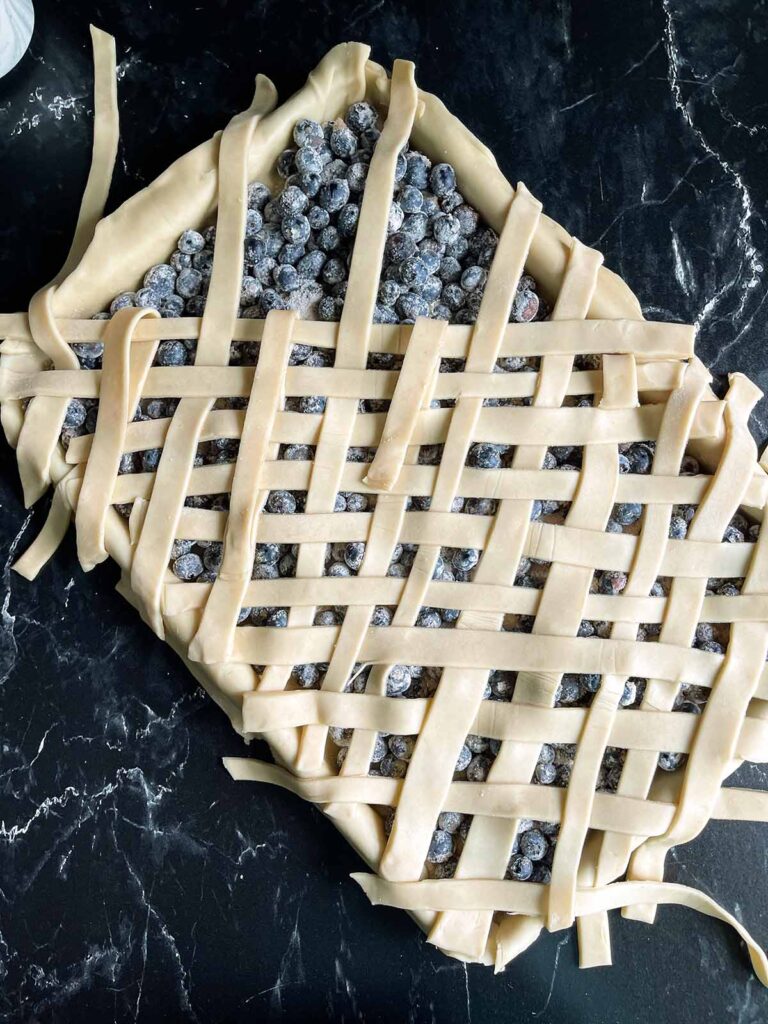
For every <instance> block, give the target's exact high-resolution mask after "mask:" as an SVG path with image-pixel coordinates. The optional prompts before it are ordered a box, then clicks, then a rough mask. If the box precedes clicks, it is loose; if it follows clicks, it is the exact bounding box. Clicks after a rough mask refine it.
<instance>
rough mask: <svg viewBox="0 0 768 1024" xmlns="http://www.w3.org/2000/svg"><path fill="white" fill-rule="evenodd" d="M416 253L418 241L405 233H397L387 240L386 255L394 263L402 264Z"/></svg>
mask: <svg viewBox="0 0 768 1024" xmlns="http://www.w3.org/2000/svg"><path fill="white" fill-rule="evenodd" d="M415 252H416V241H415V239H414V238H412V237H411V236H410V235H407V234H406V233H405V232H403V231H395V232H394V234H391V235H390V236H389V238H388V239H387V243H386V246H385V255H386V257H387V259H389V260H391V261H392V262H393V263H402V262H403V260H406V259H408V257H409V256H413V254H414V253H415Z"/></svg>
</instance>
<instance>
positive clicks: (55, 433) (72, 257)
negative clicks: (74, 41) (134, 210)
mask: <svg viewBox="0 0 768 1024" xmlns="http://www.w3.org/2000/svg"><path fill="white" fill-rule="evenodd" d="M90 31H91V43H92V47H93V72H94V75H93V148H92V152H91V165H90V169H89V171H88V180H87V181H86V184H85V189H84V191H83V198H82V200H81V203H80V210H79V212H78V215H77V223H76V225H75V232H74V235H73V238H72V244H71V246H70V249H69V253H68V254H67V258H66V260H65V261H64V265H63V266H62V268H61V270H60V271H59V272H58V274H57V275H56V276H55V277H54V279H53V280H52V281H51V282H50V284H47V285H45V286H44V287H43V288H41V289H40V290H39V291H38V292H36V293H35V295H34V296H33V297H32V300H31V302H30V304H29V330H30V334H31V336H32V340H33V342H34V344H35V345H36V346H37V348H38V349H39V350H40V351H41V352H43V353H45V355H46V356H47V357H48V359H50V360H52V361H53V364H54V366H55V367H56V369H57V370H76V369H77V368H78V366H79V363H78V359H77V356H76V355H75V353H74V352H73V351H72V350H71V349H70V347H69V345H68V344H67V343H66V341H65V340H64V338H63V337H62V336H61V333H60V331H59V326H58V323H57V322H56V320H55V319H54V313H53V296H54V293H55V292H56V289H57V287H58V286H59V285H60V284H61V283H62V282H63V281H64V280H65V279H66V278H67V277H68V276H69V275H70V274H71V273H72V271H73V270H74V268H75V267H76V266H77V265H78V263H79V262H80V260H81V259H82V257H83V254H84V253H85V250H86V249H87V248H88V245H89V244H90V242H91V239H92V238H93V234H94V231H95V230H96V225H97V224H98V223H99V221H100V220H101V218H102V216H103V213H104V206H105V205H106V202H107V196H108V195H109V186H110V183H111V181H112V171H113V168H114V165H115V157H116V155H117V143H118V138H119V133H120V129H119V119H118V111H117V75H116V62H115V40H114V39H113V38H112V36H110V35H107V33H105V32H102V31H101V30H100V29H97V28H96V27H95V26H93V25H91V27H90ZM70 397H71V396H70V395H67V396H66V397H64V396H62V397H59V398H55V399H47V398H43V399H40V398H33V400H32V401H31V402H30V403H29V406H28V407H27V409H26V412H25V413H24V421H23V424H22V427H21V432H20V434H19V438H18V446H17V449H16V458H17V461H18V464H19V475H20V476H21V482H22V487H23V489H24V504H25V505H26V506H27V507H29V506H30V505H32V504H34V502H35V501H37V499H38V498H39V497H40V496H41V495H42V494H43V492H44V491H45V490H46V489H47V488H48V486H49V485H50V483H51V461H52V459H53V454H54V452H55V450H56V448H57V445H58V442H59V434H60V433H61V427H62V424H63V422H64V417H65V415H66V412H67V407H68V405H69V398H70Z"/></svg>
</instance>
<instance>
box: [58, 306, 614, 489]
mask: <svg viewBox="0 0 768 1024" xmlns="http://www.w3.org/2000/svg"><path fill="white" fill-rule="evenodd" d="M430 322H433V321H430ZM295 340H296V339H295V335H294V341H295ZM526 376H527V375H526ZM508 411H509V412H512V411H514V412H515V413H518V412H524V411H527V410H525V409H515V410H511V409H510V410H506V409H504V408H503V407H499V406H489V407H486V408H484V409H483V410H482V412H481V413H480V416H479V417H478V426H477V432H478V439H479V440H481V441H483V440H486V441H488V440H490V439H491V438H495V437H496V436H497V434H496V431H497V428H499V427H501V429H505V425H504V424H503V422H502V421H503V418H504V417H503V415H500V414H505V413H506V412H508ZM591 412H592V410H589V409H580V410H579V421H578V422H576V423H575V424H574V425H573V426H574V428H575V433H574V434H573V435H571V434H570V433H569V434H568V439H569V441H571V440H573V437H575V436H580V437H581V438H582V439H586V440H589V438H590V437H592V436H594V435H595V434H598V433H599V429H597V428H596V427H594V426H592V425H590V423H589V419H588V418H587V416H586V414H588V413H591ZM386 417H387V413H377V412H371V413H366V414H365V415H364V416H360V417H358V419H357V420H356V421H355V426H354V428H353V430H352V443H353V444H354V445H357V446H360V447H364V448H374V447H376V446H377V445H378V444H379V443H380V441H381V437H382V433H383V431H384V424H385V421H386ZM450 419H451V410H450V409H424V410H422V411H421V412H418V413H417V415H416V420H415V424H414V429H413V433H412V434H411V436H410V438H409V444H411V445H416V446H418V445H423V444H442V443H443V442H444V441H445V439H446V437H447V435H448V425H449V423H450ZM244 421H245V413H244V412H243V410H241V409H215V410H213V411H212V412H210V413H209V414H208V417H207V419H206V421H205V425H204V427H203V430H202V431H201V434H200V440H201V441H211V440H213V439H215V438H220V437H225V438H229V439H232V440H239V439H240V437H241V435H242V430H243V423H244ZM170 423H171V418H170V417H165V418H162V419H156V420H149V419H147V420H138V421H137V422H135V423H129V424H128V429H127V432H126V436H125V445H126V447H125V451H134V452H137V451H145V450H146V449H147V448H160V447H162V445H163V443H164V441H165V437H166V434H167V433H168V427H169V426H170ZM510 424H511V420H510ZM321 425H322V415H313V414H312V413H300V412H285V411H283V410H279V411H278V412H277V414H276V416H275V426H274V430H273V432H272V440H273V441H277V442H279V443H282V444H308V445H315V444H317V442H318V439H319V437H320V428H321ZM550 425H551V424H550ZM598 426H599V427H602V426H603V424H600V425H598ZM611 426H613V425H611ZM585 428H586V430H585ZM528 429H530V428H529V427H528V425H526V430H528ZM556 429H557V430H558V431H562V426H559V427H557V428H556ZM614 429H615V428H614ZM513 430H515V431H517V430H519V427H517V426H513ZM515 436H517V435H515ZM92 442H93V435H92V434H83V435H81V436H80V437H73V438H72V439H71V441H70V443H69V447H68V448H67V451H66V461H67V462H68V463H70V464H77V463H81V462H85V461H86V460H87V458H88V453H89V452H90V449H91V444H92ZM579 443H582V440H580V441H579ZM548 472H554V471H553V470H548Z"/></svg>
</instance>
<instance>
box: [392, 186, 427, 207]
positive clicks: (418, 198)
mask: <svg viewBox="0 0 768 1024" xmlns="http://www.w3.org/2000/svg"><path fill="white" fill-rule="evenodd" d="M398 202H399V203H400V206H401V207H402V210H403V213H418V212H419V211H420V210H421V207H422V205H423V202H424V200H423V199H422V195H421V190H420V189H418V188H415V187H414V186H413V185H403V187H402V188H401V189H400V197H399V199H398Z"/></svg>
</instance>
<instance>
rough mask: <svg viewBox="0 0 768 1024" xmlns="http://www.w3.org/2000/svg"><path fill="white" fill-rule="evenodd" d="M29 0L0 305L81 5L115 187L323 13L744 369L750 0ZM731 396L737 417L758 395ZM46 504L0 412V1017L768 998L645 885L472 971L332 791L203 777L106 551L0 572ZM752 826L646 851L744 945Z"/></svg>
mask: <svg viewBox="0 0 768 1024" xmlns="http://www.w3.org/2000/svg"><path fill="white" fill-rule="evenodd" d="M36 13H37V20H36V27H35V34H34V37H33V40H32V44H31V47H30V50H29V53H28V54H27V56H26V57H25V58H24V59H23V60H22V62H21V63H20V64H19V65H18V66H17V68H16V69H15V70H14V71H13V72H12V73H11V74H10V75H8V76H7V77H6V78H3V79H1V80H0V182H1V183H2V184H1V185H0V196H1V197H2V198H1V199H0V240H1V242H0V308H2V309H3V310H15V309H20V308H23V307H24V306H25V305H26V303H27V301H28V300H29V297H30V295H31V294H32V292H33V291H34V290H35V288H36V287H38V286H39V285H40V284H41V283H42V282H43V281H45V280H47V279H48V278H50V276H51V275H52V273H53V272H54V271H55V270H56V269H57V268H58V267H59V266H60V264H61V262H62V260H63V257H64V254H65V252H66V249H67V247H68V245H69V239H70V233H71V229H72V225H73V223H74V219H75V215H76V210H77V203H78V201H79V195H80V191H81V188H82V185H83V181H84V177H85V172H86V167H87V161H88V149H89V143H90V130H91V113H92V107H91V98H90V87H91V77H90V76H91V67H90V54H89V41H88V34H87V25H88V22H89V21H94V22H95V23H96V24H98V25H100V26H102V27H103V28H105V29H108V30H109V31H111V32H113V33H114V34H115V35H116V37H117V40H118V53H119V61H120V65H119V77H120V83H119V87H120V97H121V103H122V109H123V112H124V118H123V140H122V143H121V146H120V155H119V160H118V166H117V173H116V178H115V183H114V187H113V194H112V199H111V204H112V205H114V204H116V203H118V202H119V201H121V200H122V199H123V198H125V197H126V196H128V195H129V194H131V193H133V192H134V191H135V190H137V189H139V188H141V187H142V186H143V185H145V184H146V183H147V182H149V181H150V180H151V179H152V178H153V177H154V176H155V175H156V174H157V173H158V172H160V171H161V170H162V169H163V168H164V167H165V166H166V165H167V163H168V162H169V161H170V160H171V159H173V158H174V157H176V156H178V155H179V154H181V153H182V152H184V151H185V150H186V149H188V148H189V147H190V146H192V145H193V144H196V143H197V142H199V141H201V140H202V139H204V138H207V137H208V136H209V134H210V133H211V132H212V131H213V130H215V129H217V128H220V127H222V126H223V125H224V124H225V123H226V120H227V118H228V117H229V116H230V114H231V113H232V112H233V111H234V110H237V109H241V108H242V107H243V106H244V105H245V103H246V102H247V100H248V99H249V96H250V90H251V88H252V82H253V76H254V74H255V73H256V72H257V71H263V72H265V73H267V74H269V75H270V76H272V77H273V78H274V80H275V82H276V84H277V86H278V88H279V90H280V93H281V96H286V95H287V94H288V93H289V92H291V91H292V90H293V89H294V88H296V87H297V86H298V85H299V84H300V82H301V81H302V80H303V78H304V76H305V75H306V73H307V72H308V71H309V70H310V69H311V67H312V66H313V65H314V63H315V62H316V60H317V59H318V58H319V57H320V56H321V55H322V53H324V52H325V50H326V49H327V48H328V47H329V46H330V45H331V44H333V43H335V42H337V41H340V40H344V39H362V40H366V41H369V42H370V43H372V44H373V48H374V56H375V57H376V58H377V59H378V60H380V61H382V62H383V63H389V62H390V61H391V60H392V59H393V58H394V57H397V56H401V57H409V58H412V59H414V60H415V61H416V62H417V65H418V73H419V80H420V83H421V84H422V85H423V86H424V87H426V88H429V89H431V90H433V91H435V92H437V93H439V94H440V95H441V96H442V97H443V99H444V100H445V101H446V102H447V104H448V105H449V107H450V108H451V109H452V110H453V111H454V112H455V113H456V114H458V115H459V116H460V117H461V118H462V119H463V120H464V121H465V122H466V123H467V124H468V125H469V126H470V127H471V128H472V129H473V130H474V131H475V132H476V133H477V134H478V135H479V136H480V138H481V139H483V140H484V141H485V142H486V143H487V144H488V145H489V146H490V147H491V148H492V149H493V150H494V151H495V153H496V155H497V157H498V160H499V162H500V164H501V166H502V167H503V169H504V170H505V172H506V173H507V175H508V176H509V177H510V178H511V179H512V180H513V181H516V180H518V179H521V180H523V181H525V182H526V183H527V185H528V186H529V187H530V188H531V189H532V190H533V191H534V193H535V194H536V195H537V196H539V197H540V198H541V199H542V200H543V202H544V204H545V209H546V210H547V212H549V213H550V214H551V215H552V216H554V217H555V218H557V219H558V220H559V221H561V222H562V223H563V224H564V225H565V226H566V227H567V228H568V229H569V230H570V231H572V232H574V233H575V234H577V235H578V236H579V237H580V238H582V239H583V240H584V241H585V242H587V243H588V244H590V245H593V246H596V247H598V248H600V249H601V250H602V251H603V252H604V253H605V256H606V261H607V263H608V265H609V266H610V267H612V268H613V269H614V270H617V271H618V272H619V273H621V274H622V275H624V276H625V277H626V279H627V280H628V281H629V283H630V284H631V285H632V286H633V287H634V289H635V290H636V292H637V293H638V295H639V296H640V297H641V300H642V302H643V306H644V308H645V310H646V312H647V314H648V315H650V316H653V317H656V318H661V319H674V320H685V321H692V322H694V323H695V324H696V325H697V327H698V332H699V337H698V350H699V353H700V355H701V356H702V357H703V358H704V360H705V361H706V362H707V363H708V365H710V367H711V368H712V370H713V371H714V372H715V373H716V374H718V375H724V374H726V373H727V372H728V371H733V370H742V371H745V372H747V373H749V374H750V375H751V376H752V377H753V378H754V379H756V380H757V382H758V384H761V385H762V386H766V385H768V358H766V354H765V353H766V350H765V331H766V321H767V320H768V307H766V303H765V299H766V295H767V294H768V291H767V290H766V273H765V269H764V264H765V258H766V253H767V252H768V238H766V201H767V200H768V178H767V177H766V175H765V171H764V168H765V157H766V142H767V141H768V105H767V104H766V100H765V97H766V95H767V89H768V71H767V70H766V68H768V61H767V60H766V38H767V37H768V12H767V11H766V6H765V4H764V3H759V4H758V3H754V2H748V0H687V2H683V0H637V2H635V3H632V4H617V3H613V2H610V0H593V2H591V3H589V4H587V3H580V4H579V3H574V4H573V5H572V4H571V3H569V2H568V0H553V2H551V3H547V4H540V3H534V2H522V0H520V2H516V3H505V2H503V0H488V2H486V3H483V4H475V5H469V4H464V3H462V2H461V0H444V2H443V3H441V4H440V5H434V4H429V5H424V6H419V5H416V4H408V3H405V2H402V0H388V2H385V0H355V2H348V0H338V2H336V3H333V4H331V3H329V2H326V3H323V2H319V0H309V2H307V3H303V4H296V3H294V4H291V3H288V2H286V0H282V2H276V0H250V2H247V3H246V2H242V0H230V2H228V3H226V4H225V3H223V2H218V3H211V2H208V3H205V2H201V3H198V4H187V3H185V4H182V3H179V2H172V0H153V2H152V3H151V4H149V3H147V4H139V3H136V2H128V0H118V2H116V3H110V4H107V3H85V2H82V0H73V2H70V3H64V2H61V0H38V2H37V3H36ZM119 258H120V254H119V253H115V259H116V260H119ZM754 427H755V434H756V436H757V438H758V440H759V441H761V442H762V440H763V439H764V438H765V436H766V435H768V406H766V404H765V403H764V402H763V403H762V404H761V405H760V407H759V408H758V411H757V413H756V415H755V418H754ZM41 504H42V505H45V502H42V503H41ZM44 512H45V509H44V508H39V509H36V510H35V511H34V512H33V513H32V515H31V516H28V515H27V513H26V512H25V511H24V510H23V508H22V504H21V500H20V488H19V485H18V478H17V473H16V468H15V461H14V458H13V455H12V453H11V452H10V451H9V449H8V447H7V446H6V445H5V444H4V443H3V444H2V445H0V566H2V570H1V571H0V723H2V724H1V725H0V738H1V741H2V747H1V748H0V758H1V760H0V1020H1V1021H7V1022H16V1021H19V1022H31V1021H40V1022H69V1021H84V1020H88V1021H106V1020H110V1021H118V1022H123V1021H131V1020H133V1021H139V1022H154V1021H177V1020H179V1021H187V1020H191V1021H199V1022H201V1024H202V1022H206V1024H207V1022H236V1021H237V1022H239V1021H246V1020H248V1021H261V1020H286V1021H300V1020H301V1021H305V1020H311V1021H324V1020H328V1021H352V1020H356V1021H357V1020H359V1021H365V1022H377V1021H406V1020H407V1021H413V1022H416V1021H419V1022H421V1021H440V1022H454V1021H456V1022H463V1021H473V1020H474V1021H483V1022H489V1024H490V1022H495V1021H504V1022H507V1024H508V1022H511V1021H531V1022H533V1021H536V1022H540V1024H546V1022H555V1021H556V1022H558V1024H573V1022H581V1021H589V1022H590V1024H614V1022H621V1024H631V1022H646V1021H651V1020H655V1021H663V1022H667V1021H669V1022H675V1024H689V1022H694V1021H696V1022H698V1021H718V1022H719V1021H729V1022H730V1021H733V1022H740V1024H757V1022H763V1021H765V1020H766V1019H768V994H766V992H765V990H763V989H762V988H761V986H760V985H759V983H758V982H757V980H756V979H755V978H754V977H753V976H752V974H751V972H750V969H749V965H748V962H747V958H746V955H745V953H744V950H743V948H741V947H740V944H739V943H738V941H737V940H736V939H735V938H734V936H733V935H732V934H731V933H730V932H729V931H728V930H727V929H725V928H724V927H721V926H720V925H718V924H716V923H714V922H712V921H710V920H709V919H706V918H703V917H701V916H699V915H695V914H693V913H692V912H689V911H685V910H679V909H662V910H661V911H660V912H659V915H658V923H657V925H656V926H655V927H654V928H652V929H651V928H648V927H647V926H644V925H640V924H637V923H633V922H625V921H622V920H620V919H619V918H618V917H616V916H615V915H614V917H613V919H612V934H613V940H614V960H615V965H616V966H615V967H614V969H613V970H611V971H607V970H599V971H590V972H580V971H579V970H578V969H577V960H576V943H575V939H574V936H573V934H572V933H571V932H566V933H561V934H556V935H544V936H543V937H542V938H541V940H540V941H539V942H538V944H537V945H536V946H535V947H534V948H533V949H532V950H530V951H528V952H527V953H526V954H525V955H523V956H521V957H520V958H519V960H518V961H516V962H515V963H513V964H512V965H511V966H510V967H509V968H508V969H507V970H506V972H505V973H504V974H502V975H500V976H496V977H495V976H494V975H493V973H492V972H491V971H490V970H489V969H487V968H481V967H477V966H470V967H466V966H463V965H462V964H460V963H457V962H456V961H452V960H448V959H446V958H445V957H443V956H442V955H441V954H440V953H438V952H436V951H435V950H434V949H433V948H432V947H430V946H428V945H426V944H425V942H424V939H423V936H422V934H421V932H420V931H419V930H418V929H417V928H416V926H415V925H414V924H413V923H412V922H411V921H410V920H409V918H408V917H407V916H406V915H405V914H403V913H401V912H399V911H395V910H389V909H373V908H371V907H370V906H369V905H368V903H367V901H366V900H365V899H364V897H363V896H362V894H361V893H360V891H359V890H358V888H357V887H356V886H355V885H354V884H353V883H352V882H350V881H349V879H348V875H349V873H350V871H353V870H356V869H359V868H360V861H359V860H358V858H357V856H356V855H355V853H354V852H353V851H352V850H351V849H350V848H349V847H348V846H347V844H346V842H345V841H344V840H343V839H342V838H341V837H340V836H339V835H338V833H337V832H336V831H335V829H334V828H333V826H332V825H331V824H330V823H329V822H327V821H325V820H324V819H323V818H322V817H321V816H320V814H319V813H317V812H316V811H315V810H314V809H312V808H310V807H309V806H307V805H304V804H302V803H301V802H300V801H298V800H297V799H296V798H294V797H292V796H290V795H288V794H285V793H283V792H279V791H276V790H272V789H268V788H257V787H248V786H246V785H243V784H241V785H235V784H234V783H232V782H231V781H230V780H229V778H228V777H227V776H226V774H225V773H224V770H223V769H222V767H221V764H220V757H221V755H222V754H236V753H240V752H242V745H241V744H240V742H239V740H238V739H237V737H236V736H235V735H234V734H233V733H232V731H231V730H230V727H229V725H228V723H227V722H226V721H225V719H224V717H223V716H222V714H221V713H220V712H219V711H218V710H217V709H216V708H215V707H214V706H213V705H212V703H211V702H210V701H209V700H208V699H207V697H206V696H205V695H204V694H203V693H202V692H201V691H200V690H199V688H197V687H196V685H195V683H194V682H193V680H192V679H191V677H190V676H189V675H188V674H187V672H186V670H185V669H184V668H183V666H182V665H181V663H180V662H179V661H178V660H177V659H176V657H175V656H174V655H173V653H172V652H171V651H170V650H169V649H168V648H167V647H165V646H164V645H163V644H161V643H160V642H159V641H158V640H156V639H155V638H154V637H153V636H152V635H151V634H150V632H149V631H148V630H147V629H146V628H145V627H144V626H143V625H142V624H141V623H140V622H139V620H138V618H137V617H136V616H135V614H134V613H133V611H132V610H131V609H130V608H129V607H128V606H127V605H126V604H124V603H123V601H122V600H121V598H119V597H118V596H117V595H116V594H115V593H114V590H113V585H114V583H115V580H116V572H115V570H114V568H113V567H110V566H102V567H100V568H99V569H97V570H96V571H94V572H93V573H91V574H90V575H89V576H88V578H85V577H84V576H83V574H82V573H81V571H80V569H79V568H78V566H77V563H76V560H75V557H74V547H73V544H72V543H71V540H70V541H69V542H67V543H66V544H65V546H64V547H63V549H62V550H61V552H60V553H59V554H57V556H56V557H55V559H54V560H53V562H52V564H51V565H50V566H49V567H48V568H47V569H46V570H45V572H44V573H43V574H42V575H41V577H40V579H39V580H38V581H37V582H36V583H34V584H29V583H27V582H25V581H24V580H21V579H20V578H18V577H14V576H13V575H12V574H11V573H10V570H9V566H10V564H11V562H12V561H13V558H14V554H15V553H16V551H17V550H22V549H23V547H24V546H25V545H26V544H27V543H28V542H29V541H30V539H31V538H32V536H33V535H34V532H35V530H36V529H37V528H38V527H39V526H40V524H41V522H42V518H43V516H44ZM739 781H740V782H742V784H747V785H753V786H761V785H762V786H765V785H766V783H768V774H767V773H766V772H765V771H764V770H761V769H759V768H749V769H744V770H742V772H741V773H740V775H739ZM765 838H766V832H765V828H764V827H760V826H756V825H755V826H753V825H749V824H714V825H711V826H710V827H709V829H708V830H707V831H706V832H705V833H704V835H703V836H701V837H700V838H699V839H698V840H697V841H696V842H694V843H692V844H691V845H690V846H688V847H686V848H684V849H681V850H679V851H677V852H676V853H675V854H674V855H673V856H671V857H670V858H669V860H668V872H667V877H668V878H669V879H674V880H677V881H681V882H687V883H690V884H692V885H696V886H700V887H702V888H703V889H705V890H706V891H708V892H710V893H712V894H713V895H714V896H715V897H716V898H717V899H719V900H720V901H721V902H722V903H723V905H724V906H725V907H727V908H729V909H732V910H735V912H736V914H737V915H739V916H740V917H741V919H742V920H743V921H744V923H745V924H746V925H747V926H748V927H749V928H750V929H751V930H752V931H753V933H754V935H755V936H756V937H757V938H758V940H760V941H762V943H763V944H764V945H765V944H766V943H768V900H767V899H766V892H767V891H768V880H767V878H766V870H767V869H768V859H767V858H766V853H765V849H766V847H765Z"/></svg>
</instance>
